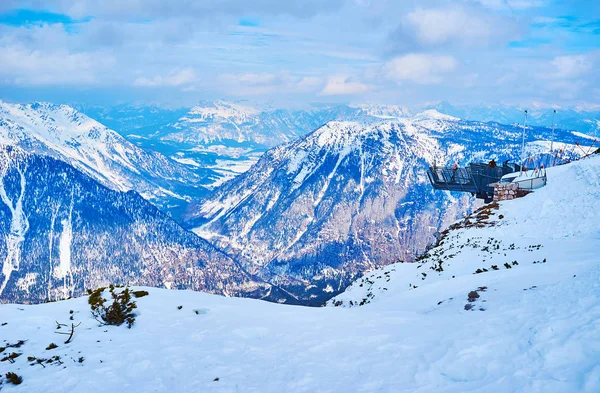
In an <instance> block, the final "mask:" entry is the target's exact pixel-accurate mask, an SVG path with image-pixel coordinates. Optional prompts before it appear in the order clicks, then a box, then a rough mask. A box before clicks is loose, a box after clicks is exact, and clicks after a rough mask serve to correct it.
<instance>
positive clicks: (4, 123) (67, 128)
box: [0, 101, 203, 207]
mask: <svg viewBox="0 0 600 393" xmlns="http://www.w3.org/2000/svg"><path fill="white" fill-rule="evenodd" d="M0 143H2V144H10V145H18V146H20V147H22V148H24V149H26V150H28V151H32V152H38V153H44V154H48V155H51V156H53V157H55V158H58V159H60V160H62V161H65V162H68V163H70V164H71V165H73V166H75V167H76V168H78V169H80V170H82V171H83V172H85V173H86V174H88V175H90V176H92V177H93V178H94V179H96V180H98V181H99V182H101V183H102V184H104V185H105V186H107V187H110V188H112V189H114V190H119V191H128V190H135V191H137V192H138V193H140V194H141V195H142V196H144V198H146V199H148V200H151V201H152V202H154V203H156V204H157V205H159V206H162V207H166V206H169V205H172V204H181V203H186V202H189V201H190V200H191V199H192V198H196V197H198V196H199V195H201V194H202V192H203V190H202V188H199V187H198V185H199V184H200V183H201V179H200V177H199V176H198V175H197V174H195V173H193V172H191V171H189V170H188V169H187V168H186V167H185V166H184V165H182V164H180V163H177V162H175V161H173V160H170V159H168V158H167V157H165V156H163V155H161V154H159V153H156V152H153V151H145V150H142V149H140V148H139V147H137V146H135V145H133V144H132V143H130V142H129V141H127V140H126V139H124V138H123V137H121V136H120V135H119V134H117V133H116V132H114V131H112V130H110V129H108V128H106V127H105V126H103V125H102V124H100V123H98V122H97V121H95V120H93V119H91V118H89V117H87V116H85V115H84V114H82V113H80V112H77V111H76V110H75V109H73V108H71V107H69V106H66V105H53V104H48V103H35V104H28V105H17V104H8V103H4V102H1V101H0Z"/></svg>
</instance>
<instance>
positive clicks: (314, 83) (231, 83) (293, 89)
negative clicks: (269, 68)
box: [219, 71, 323, 96]
mask: <svg viewBox="0 0 600 393" xmlns="http://www.w3.org/2000/svg"><path fill="white" fill-rule="evenodd" d="M219 79H220V81H221V82H222V83H223V88H224V90H225V93H228V94H232V95H238V96H239V95H264V94H294V93H310V92H313V93H314V92H315V91H316V89H317V88H318V87H319V86H320V85H321V84H322V83H323V82H322V79H321V78H319V77H315V76H294V75H291V74H290V73H289V72H285V71H284V72H279V73H247V74H223V75H221V76H220V78H219Z"/></svg>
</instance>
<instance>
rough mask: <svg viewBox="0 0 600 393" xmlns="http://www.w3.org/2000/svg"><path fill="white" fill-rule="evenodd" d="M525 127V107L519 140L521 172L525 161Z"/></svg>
mask: <svg viewBox="0 0 600 393" xmlns="http://www.w3.org/2000/svg"><path fill="white" fill-rule="evenodd" d="M526 127H527V109H525V119H524V120H523V141H522V142H521V172H523V163H524V161H525V128H526Z"/></svg>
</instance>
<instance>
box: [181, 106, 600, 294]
mask: <svg viewBox="0 0 600 393" xmlns="http://www.w3.org/2000/svg"><path fill="white" fill-rule="evenodd" d="M557 134H558V137H559V139H561V140H562V141H564V142H568V143H576V142H581V143H582V144H584V143H585V142H588V143H589V142H590V141H589V140H586V139H585V138H582V137H578V136H577V135H574V134H572V133H569V132H563V131H560V132H558V133H557ZM520 137H521V130H520V129H519V128H515V127H512V126H501V125H498V124H484V123H477V122H466V121H461V120H460V119H457V118H453V117H450V116H447V115H442V114H440V113H439V112H436V111H428V112H425V113H421V114H418V115H416V116H414V117H413V118H410V119H401V120H398V121H387V122H379V123H376V124H371V125H364V124H362V123H356V122H330V123H327V124H326V125H325V126H323V127H321V128H319V129H317V130H315V131H314V132H312V133H310V134H309V135H307V136H305V137H302V138H300V139H298V140H296V141H294V142H291V143H289V144H285V145H282V146H279V147H277V148H274V149H272V150H269V151H268V152H267V153H266V154H265V155H264V156H263V157H262V158H261V159H260V161H259V162H258V163H257V164H255V165H254V166H253V167H252V168H251V169H250V170H249V171H248V172H246V173H244V174H242V175H240V176H238V177H237V178H234V179H233V180H231V181H229V182H227V183H225V184H223V185H222V186H220V187H218V188H217V189H215V190H214V191H213V192H212V193H211V194H210V195H209V196H207V197H206V198H204V199H202V200H201V201H199V203H198V204H197V205H192V206H191V208H190V213H189V215H188V218H187V225H189V227H190V228H195V229H194V230H195V232H196V233H198V234H200V235H201V236H203V237H205V238H207V239H209V240H210V241H211V242H213V243H214V244H216V245H218V246H219V247H221V248H223V249H225V250H227V252H229V253H231V254H233V255H235V256H237V257H238V258H239V259H240V260H241V261H242V262H243V263H244V266H245V268H246V269H248V270H249V271H251V272H253V273H255V274H257V275H259V276H260V277H263V278H264V279H265V280H268V281H270V282H273V283H276V284H277V285H280V286H283V287H284V288H286V290H288V291H289V292H291V293H292V294H294V295H295V296H296V297H297V298H298V299H300V300H302V301H304V302H307V303H310V304H319V303H320V302H322V301H323V300H325V299H327V298H329V297H331V296H332V295H334V294H336V293H339V292H340V291H342V290H343V289H344V288H345V287H346V286H347V285H348V284H349V283H350V282H351V281H352V280H353V279H354V278H355V277H357V276H359V275H361V274H362V273H364V272H365V271H369V270H371V269H373V268H376V267H378V266H384V265H387V264H390V263H392V262H394V261H396V260H398V259H401V260H406V261H409V260H412V259H414V258H415V256H416V255H418V254H420V253H421V252H422V251H423V250H424V249H425V247H426V246H427V245H428V244H430V243H431V242H432V241H433V240H434V237H433V236H434V234H435V233H436V232H438V231H439V230H441V229H442V228H444V227H445V226H447V225H448V224H449V223H450V222H452V221H454V220H455V219H456V218H457V217H460V216H462V215H464V213H465V212H467V211H469V209H471V208H472V206H473V203H474V201H473V199H472V198H471V197H470V196H469V195H465V194H457V195H451V194H449V193H443V192H434V191H433V189H432V188H431V186H430V184H429V182H428V180H427V177H426V174H425V169H426V168H427V167H428V166H429V165H432V164H433V163H434V162H436V163H437V165H444V164H449V165H452V164H453V163H455V162H460V163H465V162H466V161H467V160H471V159H477V160H482V159H483V160H489V159H491V158H496V159H497V160H499V162H500V161H503V160H505V159H509V158H514V157H515V156H518V154H519V148H520ZM548 137H549V131H548V130H546V129H532V130H529V140H530V141H531V142H532V143H530V144H529V152H533V151H534V150H536V151H539V150H548V143H547V142H544V141H543V140H545V139H547V138H548ZM562 147H566V150H568V151H570V152H575V154H577V152H576V151H575V149H576V145H568V146H562Z"/></svg>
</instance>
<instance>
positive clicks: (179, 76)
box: [133, 68, 198, 89]
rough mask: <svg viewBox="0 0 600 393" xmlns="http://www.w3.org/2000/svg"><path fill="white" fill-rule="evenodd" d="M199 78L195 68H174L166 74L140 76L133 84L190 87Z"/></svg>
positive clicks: (139, 85)
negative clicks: (148, 76) (149, 76)
mask: <svg viewBox="0 0 600 393" xmlns="http://www.w3.org/2000/svg"><path fill="white" fill-rule="evenodd" d="M197 80H198V78H197V77H196V73H195V72H194V70H193V69H191V68H184V69H182V70H173V71H171V72H170V73H169V75H166V76H162V75H155V76H153V77H151V78H147V77H139V78H136V79H135V81H133V85H134V86H138V87H186V88H188V89H189V88H190V87H192V85H193V84H194V82H196V81H197Z"/></svg>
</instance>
